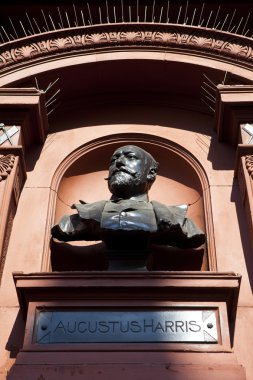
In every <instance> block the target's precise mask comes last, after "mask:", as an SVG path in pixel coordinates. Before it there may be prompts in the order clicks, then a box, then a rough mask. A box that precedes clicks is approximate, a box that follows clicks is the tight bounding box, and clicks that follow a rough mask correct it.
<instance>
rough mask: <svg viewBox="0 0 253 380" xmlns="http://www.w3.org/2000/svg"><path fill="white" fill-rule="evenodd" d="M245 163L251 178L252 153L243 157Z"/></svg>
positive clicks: (252, 175) (252, 170)
mask: <svg viewBox="0 0 253 380" xmlns="http://www.w3.org/2000/svg"><path fill="white" fill-rule="evenodd" d="M245 165H246V168H247V170H248V173H249V175H250V177H251V178H253V155H249V156H246V157H245Z"/></svg>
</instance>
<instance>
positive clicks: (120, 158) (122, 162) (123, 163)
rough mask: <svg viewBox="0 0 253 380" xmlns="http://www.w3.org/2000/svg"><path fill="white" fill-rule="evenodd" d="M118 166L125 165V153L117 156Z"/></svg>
mask: <svg viewBox="0 0 253 380" xmlns="http://www.w3.org/2000/svg"><path fill="white" fill-rule="evenodd" d="M116 166H119V167H120V166H125V157H124V156H123V155H121V156H119V157H117V159H116Z"/></svg>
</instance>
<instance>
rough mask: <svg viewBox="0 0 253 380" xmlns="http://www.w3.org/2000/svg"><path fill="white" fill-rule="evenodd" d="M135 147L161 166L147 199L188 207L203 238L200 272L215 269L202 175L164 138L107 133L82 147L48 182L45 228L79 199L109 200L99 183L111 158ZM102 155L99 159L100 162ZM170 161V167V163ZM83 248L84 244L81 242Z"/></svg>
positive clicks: (205, 181) (46, 253)
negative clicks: (120, 150) (123, 148)
mask: <svg viewBox="0 0 253 380" xmlns="http://www.w3.org/2000/svg"><path fill="white" fill-rule="evenodd" d="M127 144H134V145H138V146H140V147H142V148H144V149H145V150H147V151H149V152H150V153H151V154H152V155H153V156H154V157H155V158H156V159H157V160H158V161H159V163H160V170H159V173H158V178H157V180H156V182H155V184H154V185H153V187H152V188H151V190H150V200H158V201H160V202H162V203H165V204H168V205H176V204H182V203H185V204H189V209H188V216H189V217H191V218H192V219H193V220H194V221H195V222H196V223H197V225H198V226H200V227H201V228H202V229H203V230H204V231H205V232H206V235H207V247H206V252H205V256H204V259H203V263H202V267H201V270H208V269H209V270H216V254H215V245H214V236H213V224H212V211H211V199H210V191H209V183H208V179H207V176H206V173H205V171H204V169H203V167H202V165H201V164H200V163H199V161H198V160H197V159H196V157H194V156H193V155H192V154H191V153H190V152H189V151H187V150H186V149H185V148H182V147H181V146H180V145H179V144H176V143H174V142H171V141H170V140H167V139H165V138H161V137H158V136H157V137H156V136H154V135H148V134H141V133H131V134H129V133H124V134H116V135H110V136H106V137H102V138H99V139H97V140H94V141H91V142H89V143H87V144H84V145H82V146H80V147H79V148H78V149H76V150H75V151H73V152H72V153H71V154H69V155H68V156H67V157H66V158H65V159H64V160H63V161H62V163H61V164H60V165H59V167H58V168H57V170H56V172H55V175H54V177H53V180H52V184H51V196H50V207H49V212H48V225H49V226H52V225H53V224H54V223H56V222H57V221H58V219H59V218H60V217H62V216H63V215H65V214H71V213H72V212H73V211H72V212H71V210H70V208H69V206H70V205H71V204H73V203H74V202H75V203H76V202H78V199H82V200H84V201H87V202H88V203H89V202H94V201H97V200H101V199H109V197H110V193H109V190H108V189H107V186H106V184H105V181H103V179H104V178H105V177H106V175H107V169H108V163H109V159H110V156H111V154H112V153H113V151H114V150H115V149H117V148H118V147H119V146H122V145H127ZM98 157H101V158H102V159H101V160H98ZM170 162H173V165H170ZM49 239H50V235H49V234H48V235H47V236H46V237H45V244H44V246H45V251H44V259H43V266H42V269H43V270H49V268H50V252H49V250H48V247H49ZM84 245H85V243H84Z"/></svg>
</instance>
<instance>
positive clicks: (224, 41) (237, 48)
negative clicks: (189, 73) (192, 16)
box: [0, 23, 253, 69]
mask: <svg viewBox="0 0 253 380" xmlns="http://www.w3.org/2000/svg"><path fill="white" fill-rule="evenodd" d="M13 46H15V47H13ZM114 46H115V47H119V46H122V47H124V46H127V47H128V48H129V47H131V46H133V47H136V46H138V47H141V46H143V47H147V46H153V47H154V46H155V47H156V48H158V49H160V48H161V49H164V48H166V49H168V48H170V49H172V50H173V48H176V49H177V50H178V49H181V50H183V51H185V50H187V51H191V50H194V51H196V50H198V51H199V52H202V54H204V55H205V56H206V55H211V56H213V55H218V56H219V57H221V56H223V58H225V59H231V57H234V58H236V59H237V60H240V61H243V62H245V61H246V62H247V63H251V62H252V60H253V43H252V40H251V39H250V38H248V37H245V36H237V35H233V34H230V35H228V34H227V33H225V32H223V31H217V30H211V29H209V30H208V29H206V28H205V29H204V28H201V27H198V28H197V27H192V26H185V25H184V26H181V25H176V26H175V25H170V24H168V25H167V26H164V25H159V24H155V25H153V26H151V25H147V24H145V23H144V24H141V23H138V24H134V23H132V24H130V25H126V24H122V25H119V24H117V25H97V26H86V27H78V28H69V29H64V30H56V31H50V32H47V33H43V34H38V35H33V36H28V37H26V38H21V39H18V40H15V44H13V41H10V42H6V43H3V44H1V45H0V69H3V68H7V67H10V66H12V65H15V64H17V63H21V62H23V61H27V60H33V59H36V58H39V57H43V56H48V55H54V54H59V53H63V52H68V51H76V50H80V51H82V50H83V51H90V50H97V49H99V50H101V49H108V48H110V49H111V48H113V47H114Z"/></svg>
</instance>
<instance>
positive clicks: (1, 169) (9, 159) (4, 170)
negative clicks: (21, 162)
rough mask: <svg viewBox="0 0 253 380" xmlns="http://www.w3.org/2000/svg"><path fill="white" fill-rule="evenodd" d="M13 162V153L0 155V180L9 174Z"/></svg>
mask: <svg viewBox="0 0 253 380" xmlns="http://www.w3.org/2000/svg"><path fill="white" fill-rule="evenodd" d="M14 162H15V156H13V154H7V155H6V156H5V155H0V182H1V181H3V180H4V179H6V178H7V176H8V175H9V174H10V172H11V170H12V168H13V166H14Z"/></svg>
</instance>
